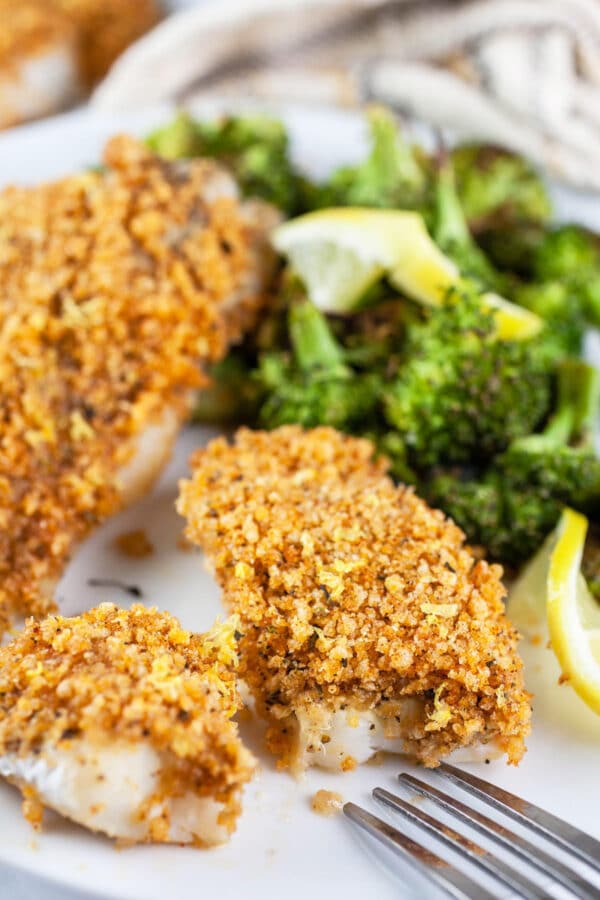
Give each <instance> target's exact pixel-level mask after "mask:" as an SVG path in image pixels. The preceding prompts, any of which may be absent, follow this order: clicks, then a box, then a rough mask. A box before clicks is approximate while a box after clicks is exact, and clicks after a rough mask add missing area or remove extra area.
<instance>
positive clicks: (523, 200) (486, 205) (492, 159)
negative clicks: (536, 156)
mask: <svg viewBox="0 0 600 900" xmlns="http://www.w3.org/2000/svg"><path fill="white" fill-rule="evenodd" d="M452 161H453V163H454V169H455V172H456V180H457V186H458V195H459V197H460V202H461V205H462V208H463V209H464V212H465V216H466V218H467V221H468V223H469V227H470V228H471V229H475V230H476V231H479V230H480V229H482V228H485V227H488V226H491V225H492V224H494V223H496V222H501V223H502V224H503V225H504V226H505V227H510V225H511V224H512V223H514V222H519V221H527V222H545V221H547V220H548V219H549V217H550V215H551V213H552V207H551V204H550V199H549V197H548V193H547V191H546V188H545V186H544V183H543V182H542V180H541V179H540V177H539V176H538V174H537V173H536V171H535V169H534V168H533V167H532V166H531V164H530V163H529V162H527V160H525V159H523V157H521V156H517V155H516V154H514V153H510V152H509V151H508V150H502V149H500V148H499V147H493V146H490V145H485V144H465V145H463V146H461V147H457V148H456V149H455V150H453V151H452Z"/></svg>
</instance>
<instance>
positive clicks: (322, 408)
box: [255, 300, 379, 430]
mask: <svg viewBox="0 0 600 900" xmlns="http://www.w3.org/2000/svg"><path fill="white" fill-rule="evenodd" d="M288 321H289V325H288V328H289V337H290V343H291V352H271V353H264V354H262V355H261V357H260V360H259V366H258V370H257V371H256V373H255V377H256V379H257V381H258V383H259V384H260V386H261V388H262V390H263V391H264V393H265V398H264V400H263V402H262V405H261V407H260V410H259V422H260V424H261V425H262V426H264V427H266V428H276V427H278V426H279V425H284V424H289V423H298V424H300V425H304V426H306V427H312V426H315V425H331V426H333V427H335V428H339V429H341V430H349V429H350V430H351V429H352V427H353V426H357V425H358V424H359V423H360V424H361V426H362V427H363V428H364V427H366V423H367V421H368V418H369V415H370V414H371V413H372V411H373V409H374V406H375V404H376V402H377V396H378V391H379V378H378V376H377V375H376V374H375V373H366V374H360V373H357V372H355V371H353V369H351V368H350V366H348V365H347V364H346V362H345V360H344V351H343V348H342V347H341V346H340V344H339V343H338V342H337V341H336V339H335V337H334V335H333V333H332V331H331V329H330V327H329V324H328V322H327V320H326V318H325V316H324V315H323V314H322V313H321V312H320V311H319V310H318V309H317V308H316V307H315V306H313V305H312V303H310V302H309V301H308V300H302V301H300V302H296V303H294V304H293V305H292V306H291V307H290V310H289V320H288Z"/></svg>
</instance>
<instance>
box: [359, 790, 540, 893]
mask: <svg viewBox="0 0 600 900" xmlns="http://www.w3.org/2000/svg"><path fill="white" fill-rule="evenodd" d="M373 796H374V797H375V799H376V800H379V801H380V802H381V803H384V804H385V805H386V806H389V807H390V808H391V809H393V810H394V811H395V812H399V813H400V814H401V815H403V816H405V817H406V818H407V819H408V820H409V821H410V822H413V823H414V824H415V825H417V826H418V827H419V828H422V829H423V830H424V831H426V832H427V833H428V834H431V835H433V837H435V838H436V839H437V840H439V841H441V842H442V843H443V844H445V845H446V846H447V847H450V849H451V850H454V851H455V852H456V853H458V854H460V856H462V857H464V859H467V860H468V861H469V862H471V863H473V864H474V865H476V866H477V867H478V868H480V869H482V870H483V871H484V872H487V874H488V875H491V876H492V877H493V878H495V879H496V880H497V881H499V882H500V883H501V884H504V885H506V886H507V887H509V888H512V889H513V890H514V891H516V892H517V893H518V895H519V896H520V897H524V898H525V900H545V898H546V897H547V896H548V892H547V890H546V889H545V888H542V887H540V886H539V885H536V884H534V882H533V881H530V879H529V878H527V877H526V876H525V875H522V874H521V873H520V872H517V871H516V869H513V868H512V867H511V866H509V865H507V863H505V862H504V861H503V860H500V859H498V858H497V857H495V856H494V855H493V854H492V853H490V852H489V851H488V850H485V849H484V848H483V847H480V846H479V844H476V843H475V842H474V841H471V840H470V839H469V838H467V837H465V836H464V835H463V834H459V832H458V831H454V829H453V828H450V827H449V826H448V825H445V824H444V823H443V822H440V821H439V820H438V819H434V817H433V816H430V815H429V814H428V813H426V812H424V810H422V809H418V808H417V807H415V806H413V805H412V804H410V803H407V802H406V801H405V800H401V799H400V797H396V795H395V794H391V793H390V792H389V791H386V790H384V789H383V788H375V790H374V791H373Z"/></svg>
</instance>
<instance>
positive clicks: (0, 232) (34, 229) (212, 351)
mask: <svg viewBox="0 0 600 900" xmlns="http://www.w3.org/2000/svg"><path fill="white" fill-rule="evenodd" d="M105 163H106V166H107V167H108V168H107V170H106V171H105V172H88V173H86V174H82V175H78V176H73V177H70V178H65V179H64V180H62V181H59V182H56V183H52V184H47V185H43V186H42V187H38V188H32V189H26V188H9V189H7V190H5V191H3V192H2V193H0V285H1V287H2V290H1V292H0V383H1V384H2V394H1V398H0V416H1V418H2V439H1V441H0V619H2V618H3V620H4V621H3V622H2V623H0V625H1V624H4V625H6V623H7V621H8V620H9V619H10V615H11V613H12V612H13V611H14V610H20V611H22V612H24V613H26V614H29V613H33V614H36V615H39V614H44V613H45V612H47V611H48V609H49V608H51V603H50V598H49V596H48V594H49V592H50V591H51V589H52V582H53V580H54V579H56V577H58V576H59V575H60V573H61V571H62V569H63V567H64V564H65V562H66V561H67V559H68V556H69V553H70V552H71V549H72V548H73V546H74V544H75V543H76V542H77V541H78V540H80V539H81V538H82V537H84V536H85V535H86V534H87V533H88V532H89V531H90V529H91V528H92V527H93V526H94V525H95V524H96V523H97V522H99V521H101V520H102V519H104V518H105V517H106V516H107V515H108V514H109V513H111V512H113V511H114V510H115V509H116V508H117V507H118V506H119V503H120V495H119V488H118V485H117V483H116V475H117V473H118V471H119V469H120V468H121V467H123V466H124V464H125V463H127V461H128V460H129V459H130V458H131V457H132V455H133V454H134V452H135V449H136V439H137V437H138V436H139V435H140V434H141V433H142V432H143V431H144V430H145V429H146V428H147V427H148V426H149V425H152V424H160V423H161V421H163V418H164V415H165V411H168V412H169V414H170V415H171V416H172V417H173V421H174V424H176V423H177V420H178V419H179V420H181V419H183V418H184V416H185V415H186V413H187V410H188V406H189V400H190V390H191V389H193V388H195V387H198V386H199V385H200V384H202V383H205V377H204V376H203V375H202V374H201V371H200V368H199V365H200V363H201V362H202V361H212V360H215V359H218V358H219V357H220V356H222V355H223V353H224V352H225V350H226V348H227V345H228V343H229V342H230V341H231V340H234V339H237V338H238V337H239V335H240V333H241V332H242V331H243V329H244V328H245V327H248V326H249V325H250V324H252V322H253V319H254V317H255V316H256V315H257V313H258V310H259V309H260V307H261V306H262V304H263V303H264V301H265V298H266V285H267V282H268V281H269V278H270V275H271V271H272V260H273V255H272V251H271V250H270V248H269V246H268V230H269V226H270V225H271V224H272V222H273V214H272V212H271V208H270V207H267V206H266V205H261V204H259V203H258V202H254V203H253V202H246V203H240V202H239V201H238V199H237V196H236V188H235V184H234V183H233V182H232V180H231V178H230V176H229V175H228V174H227V173H225V172H224V171H223V170H222V169H221V168H220V167H219V166H218V165H217V164H216V163H213V162H211V161H208V160H194V161H192V162H189V163H184V164H182V163H172V164H168V163H165V162H164V160H161V159H159V158H158V157H155V156H153V155H152V154H151V153H150V152H149V151H147V150H146V149H145V148H144V147H143V145H141V144H140V143H138V142H137V141H134V140H133V139H131V138H127V137H116V138H113V139H112V140H111V141H110V142H109V143H108V145H107V147H106V151H105ZM172 430H173V429H172ZM156 440H158V438H156ZM165 449H166V450H168V449H169V448H168V441H167V446H166V448H165ZM0 630H1V627H0Z"/></svg>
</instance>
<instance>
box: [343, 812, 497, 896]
mask: <svg viewBox="0 0 600 900" xmlns="http://www.w3.org/2000/svg"><path fill="white" fill-rule="evenodd" d="M344 815H346V816H347V817H348V818H349V819H350V820H351V821H352V822H354V823H355V824H356V825H358V826H359V827H360V828H362V829H364V830H365V831H366V832H368V833H369V834H370V835H371V836H372V837H374V838H375V839H376V840H378V841H379V842H380V843H382V844H384V845H385V846H386V847H388V848H390V849H391V850H393V851H394V853H396V854H397V855H398V856H400V857H401V858H402V859H403V860H404V861H405V862H407V863H409V865H410V866H412V868H413V869H415V870H416V871H417V872H419V873H420V874H421V875H422V876H424V877H425V878H426V879H427V880H428V881H429V882H431V883H432V884H435V885H436V887H438V888H440V889H441V890H442V891H444V893H445V894H446V895H447V896H449V897H454V898H455V900H496V895H494V894H490V893H489V892H488V891H485V890H484V889H483V888H482V887H481V885H479V884H478V883H477V882H476V881H473V880H472V879H471V878H469V877H468V875H465V874H464V873H463V872H461V871H460V870H459V869H457V868H455V867H454V866H453V865H452V864H451V863H449V862H446V860H444V859H442V858H441V857H439V856H437V855H436V854H435V853H432V852H431V851H430V850H426V849H425V847H422V846H421V845H420V844H418V843H417V842H416V841H413V840H411V838H409V837H407V836H406V835H404V834H402V833H401V832H400V831H398V829H397V828H394V827H393V825H390V824H389V823H388V822H384V821H383V819H379V818H377V816H373V815H372V814H371V813H369V812H367V810H366V809H362V807H360V806H357V805H356V804H355V803H346V804H344Z"/></svg>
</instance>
